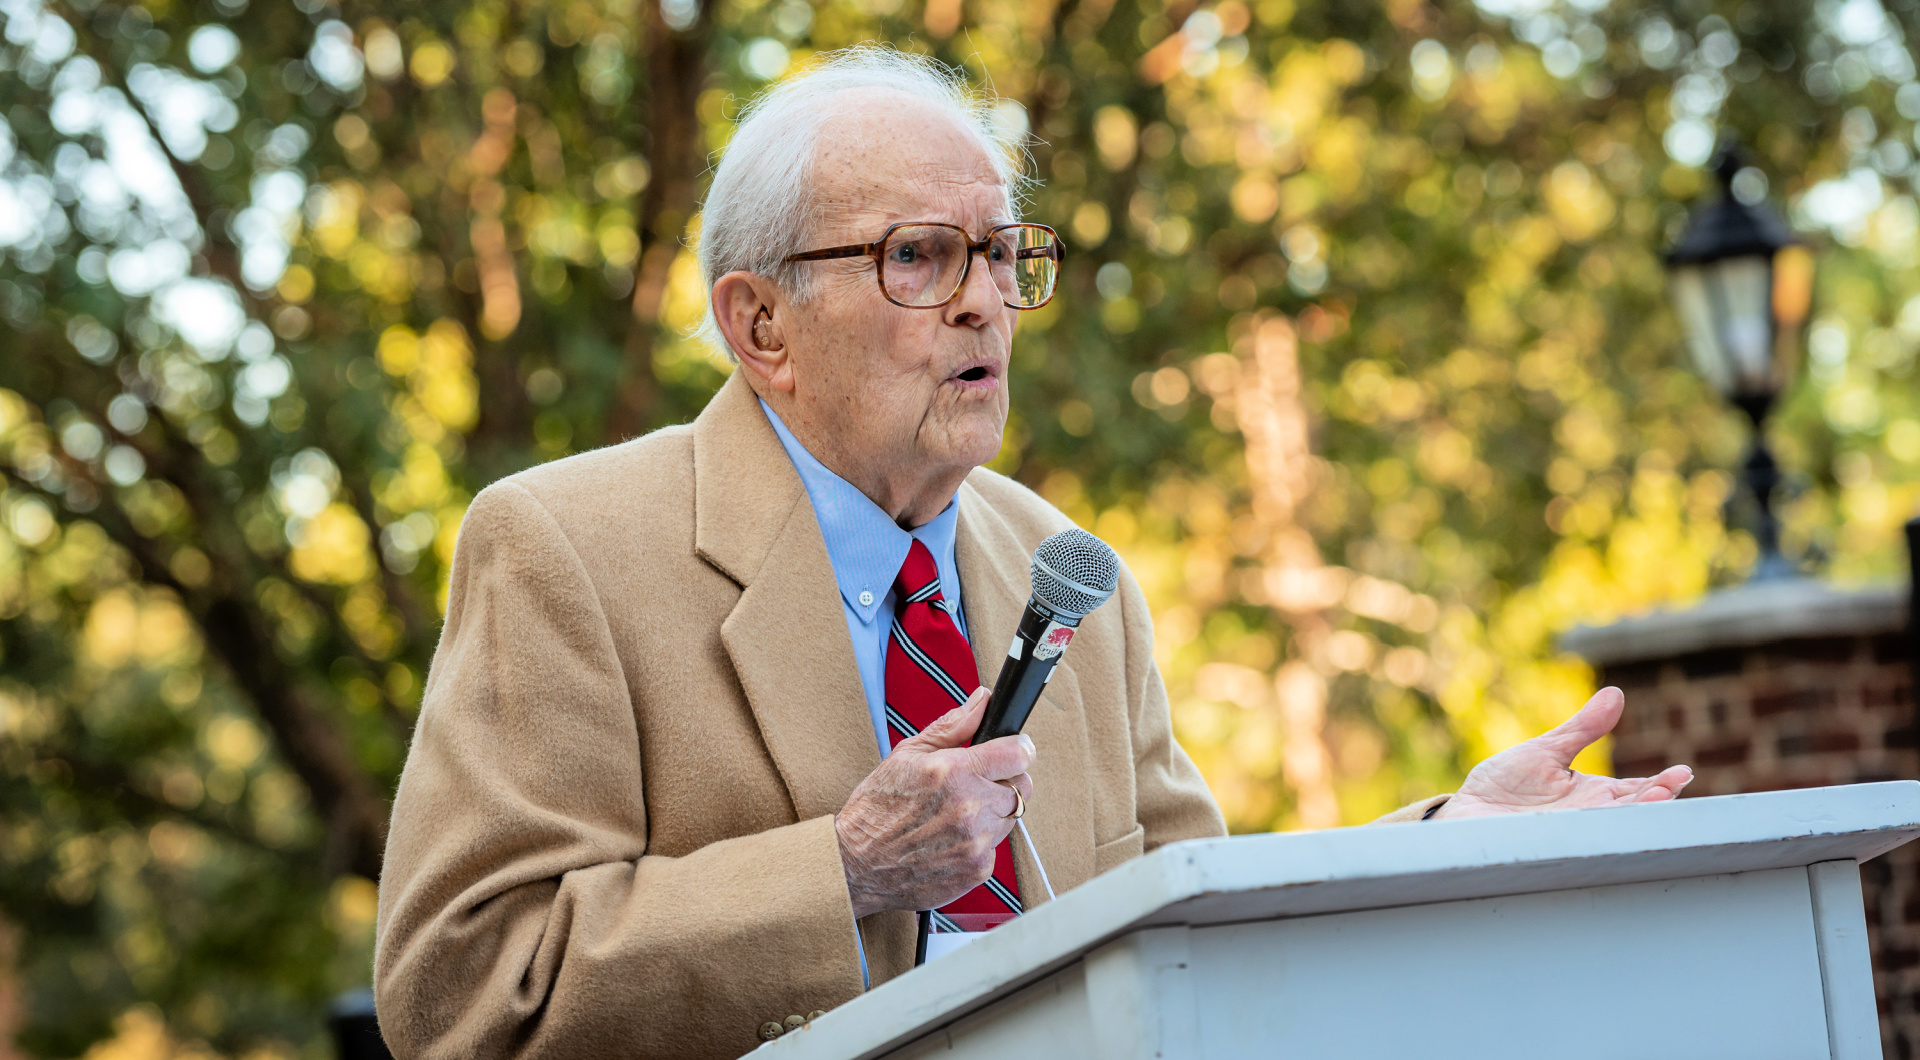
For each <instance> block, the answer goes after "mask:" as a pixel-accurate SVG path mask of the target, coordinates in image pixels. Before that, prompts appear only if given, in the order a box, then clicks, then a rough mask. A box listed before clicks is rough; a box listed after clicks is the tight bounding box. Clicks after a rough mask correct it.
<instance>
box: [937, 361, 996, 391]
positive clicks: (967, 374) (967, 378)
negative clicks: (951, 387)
mask: <svg viewBox="0 0 1920 1060" xmlns="http://www.w3.org/2000/svg"><path fill="white" fill-rule="evenodd" d="M947 378H948V382H953V383H958V384H960V385H961V386H962V387H964V388H966V389H968V390H974V389H980V390H986V389H990V388H992V387H994V386H996V385H998V384H999V381H1000V362H998V361H996V360H994V359H993V358H991V357H983V358H981V359H980V360H978V361H974V362H973V363H971V364H963V365H962V366H961V368H960V370H959V371H957V372H955V373H953V374H952V375H951V376H949V377H947Z"/></svg>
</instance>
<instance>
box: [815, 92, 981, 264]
mask: <svg viewBox="0 0 1920 1060" xmlns="http://www.w3.org/2000/svg"><path fill="white" fill-rule="evenodd" d="M827 105H828V106H830V107H832V108H833V111H834V113H833V116H832V117H831V118H830V119H829V120H828V121H827V122H826V124H825V126H824V127H823V128H822V129H821V131H820V134H819V139H818V140H817V141H816V143H815V146H814V156H813V177H814V194H815V195H816V196H817V197H818V198H817V200H816V201H817V205H818V212H817V213H816V215H815V216H816V217H817V218H818V224H819V228H820V234H822V235H826V234H832V235H834V236H836V237H840V236H844V237H846V238H847V239H848V240H850V241H857V240H868V239H875V238H878V237H879V235H880V232H881V231H882V230H884V229H885V228H886V226H887V225H889V224H893V223H895V222H897V221H946V222H949V223H952V224H957V225H960V226H962V227H964V228H966V229H967V230H969V231H971V232H975V233H976V234H977V233H979V232H980V231H981V230H983V229H985V228H986V227H988V226H990V225H994V224H1001V223H1004V222H1007V221H1011V220H1013V217H1012V212H1013V211H1012V203H1011V201H1010V199H1009V189H1008V188H1007V185H1006V182H1005V181H1004V180H1003V179H1001V176H1000V174H999V173H998V172H997V171H996V170H995V169H994V166H993V160H992V158H991V156H989V155H988V153H987V152H988V150H989V149H988V147H987V145H986V143H985V142H983V141H982V140H981V138H980V136H979V135H978V134H977V133H975V132H974V131H973V130H972V129H969V128H967V126H966V125H964V124H963V123H962V122H960V121H959V120H958V119H956V118H955V117H954V116H953V114H952V113H950V112H948V111H947V110H944V109H942V108H941V107H939V106H936V105H935V104H933V103H931V102H929V101H927V100H924V99H920V98H919V97H916V96H912V95H909V94H907V93H905V92H899V91H894V90H891V89H855V90H851V91H847V92H843V93H841V94H840V95H838V96H835V97H833V98H832V99H831V100H829V101H828V104H827Z"/></svg>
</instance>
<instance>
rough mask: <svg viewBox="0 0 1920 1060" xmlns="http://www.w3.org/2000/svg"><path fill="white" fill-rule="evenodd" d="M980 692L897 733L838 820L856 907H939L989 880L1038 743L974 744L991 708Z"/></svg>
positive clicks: (1029, 792)
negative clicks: (904, 735)
mask: <svg viewBox="0 0 1920 1060" xmlns="http://www.w3.org/2000/svg"><path fill="white" fill-rule="evenodd" d="M987 699H988V692H987V690H986V689H985V688H981V689H978V690H976V691H975V692H974V693H973V695H972V696H970V697H968V699H967V701H966V702H965V703H963V704H961V705H960V706H958V707H955V708H953V710H952V711H950V712H948V713H947V714H946V715H945V716H944V717H942V718H941V719H940V720H938V721H936V722H934V723H933V724H932V725H929V726H927V727H926V728H925V729H924V730H922V731H921V733H920V735H918V736H914V737H912V738H910V739H906V740H902V741H900V743H899V745H898V746H896V747H895V748H894V749H893V753H892V754H890V755H888V756H887V757H886V759H885V760H884V761H882V762H881V763H880V768H878V769H876V770H874V771H873V772H871V773H869V774H867V779H865V780H863V781H861V782H860V786H859V787H856V788H854V789H853V794H852V795H850V796H848V797H847V804H846V805H845V806H843V807H841V809H840V813H839V814H838V815H837V816H835V818H834V830H835V831H836V832H837V833H838V834H839V837H840V863H841V865H842V866H844V867H845V869H846V872H847V892H848V893H849V894H850V895H852V896H853V915H854V916H855V917H856V918H857V917H863V916H866V915H867V914H869V913H877V912H879V911H881V910H883V909H937V908H939V907H940V906H943V905H945V904H947V903H948V902H951V901H953V900H954V899H955V898H958V897H960V896H961V895H963V894H965V893H967V892H968V891H969V890H971V889H973V888H974V887H976V886H978V885H979V884H981V883H983V882H985V881H986V878H987V877H988V876H990V875H992V873H993V851H994V848H995V847H997V846H999V845H1000V841H1001V840H1003V839H1005V838H1007V834H1008V833H1010V832H1012V831H1013V826H1014V822H1013V819H1012V818H1010V817H1008V816H1007V814H1010V813H1012V812H1013V809H1014V796H1013V792H1012V791H1010V790H1009V789H1008V785H1009V784H1012V785H1013V786H1015V787H1018V788H1019V789H1020V794H1021V795H1022V796H1023V797H1025V798H1027V799H1031V798H1033V778H1032V777H1029V776H1028V775H1027V770H1028V769H1030V768H1032V766H1033V741H1032V740H1030V739H1028V738H1027V737H1026V736H1025V735H1019V736H1003V737H1001V738H1000V739H998V740H991V741H988V742H987V743H983V744H981V745H980V746H978V747H968V746H967V741H968V740H970V739H972V738H973V733H974V730H976V729H978V728H979V727H980V720H981V718H982V717H983V716H984V715H985V713H986V709H987Z"/></svg>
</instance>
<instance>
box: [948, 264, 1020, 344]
mask: <svg viewBox="0 0 1920 1060" xmlns="http://www.w3.org/2000/svg"><path fill="white" fill-rule="evenodd" d="M976 256H977V257H978V258H979V259H980V260H979V261H975V260H973V259H974V257H976ZM988 260H989V259H988V258H987V251H984V250H981V251H975V252H973V254H971V255H969V256H968V258H967V263H968V266H969V267H968V269H967V278H966V281H965V282H964V283H962V284H961V285H960V295H959V297H957V298H955V299H954V300H953V301H951V302H948V303H947V304H946V307H945V310H944V313H945V316H946V321H947V323H949V324H952V325H954V326H955V327H972V328H979V327H985V326H986V323H987V321H989V320H992V319H993V315H994V314H995V313H996V312H998V311H999V310H1000V307H1001V306H1002V305H1003V304H1004V303H1005V301H1006V300H1005V299H1003V298H1001V297H1000V288H999V287H997V286H995V284H994V282H993V266H992V265H989V264H988Z"/></svg>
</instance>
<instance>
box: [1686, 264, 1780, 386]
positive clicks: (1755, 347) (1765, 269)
mask: <svg viewBox="0 0 1920 1060" xmlns="http://www.w3.org/2000/svg"><path fill="white" fill-rule="evenodd" d="M1704 271H1705V273H1706V280H1707V290H1708V293H1709V295H1710V297H1712V299H1713V302H1714V315H1715V316H1716V317H1718V322H1719V326H1720V348H1721V349H1722V350H1724V351H1725V352H1726V356H1727V362H1728V367H1729V368H1731V369H1732V371H1733V378H1734V387H1735V392H1736V393H1739V394H1742V395H1746V394H1771V393H1773V392H1774V391H1775V390H1776V389H1777V387H1776V386H1775V383H1774V378H1773V259H1771V258H1767V257H1761V256H1759V255H1743V256H1741V257H1737V258H1724V259H1722V260H1720V261H1716V262H1712V263H1710V264H1708V265H1707V266H1705V269H1704Z"/></svg>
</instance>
